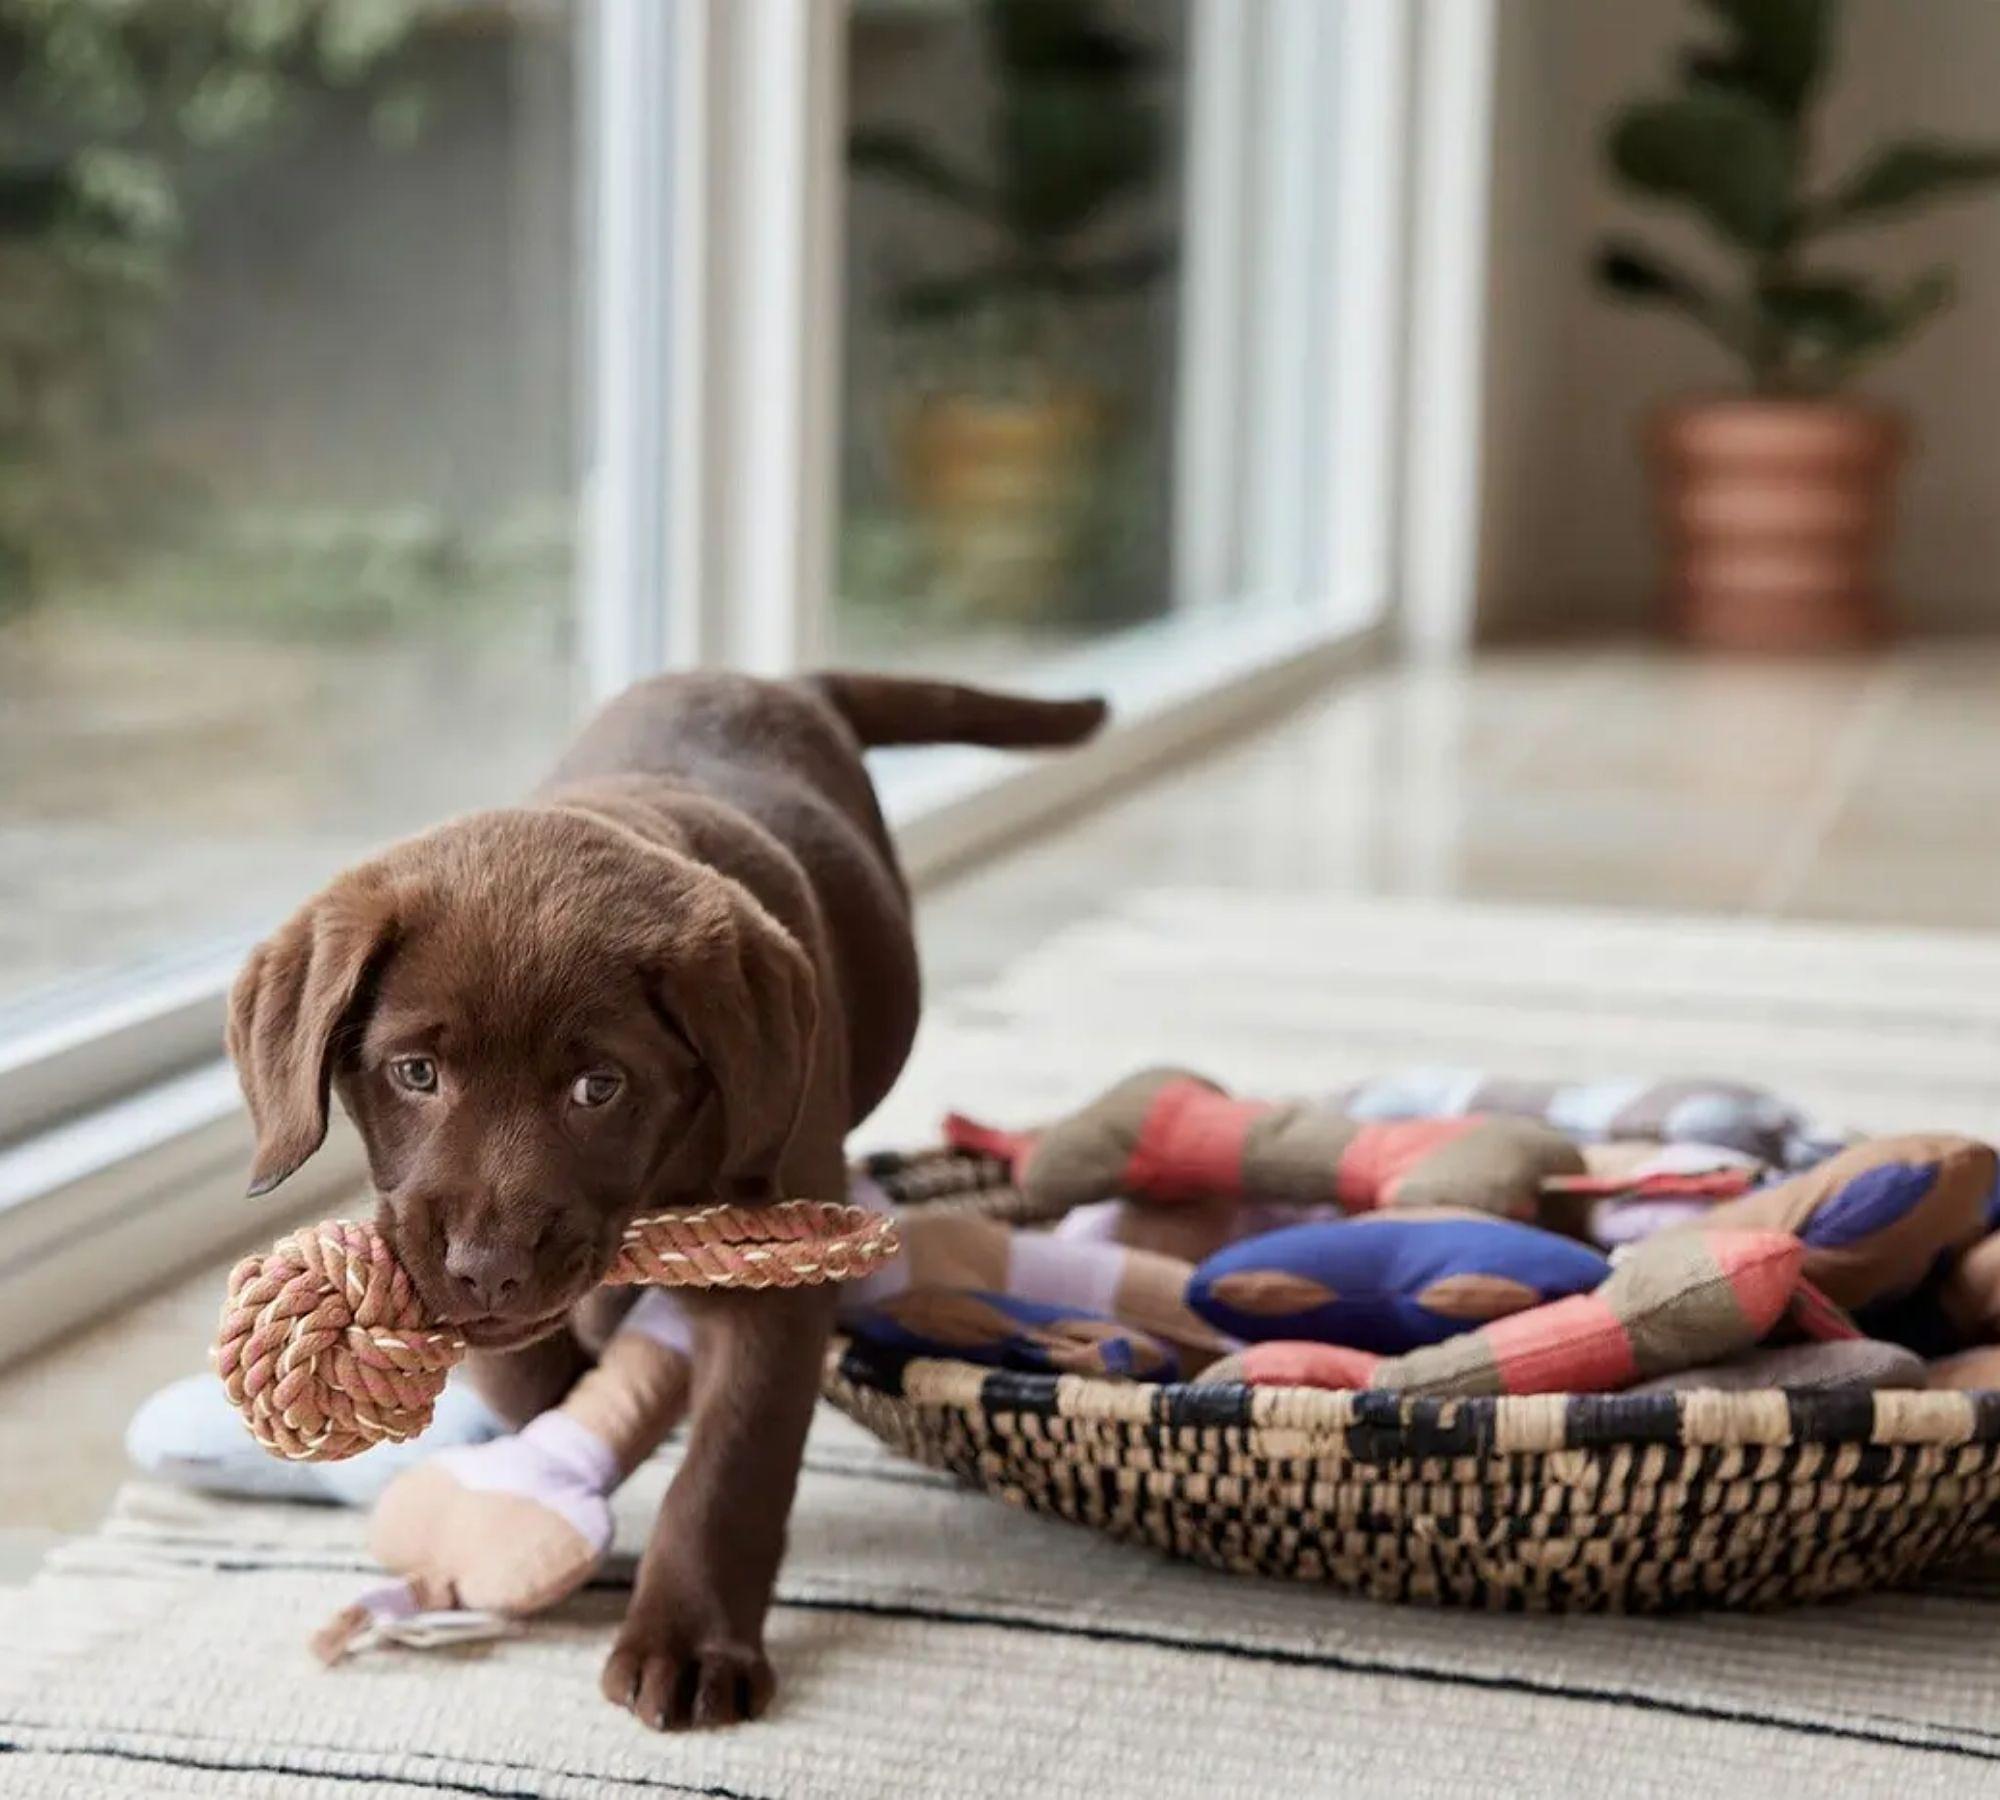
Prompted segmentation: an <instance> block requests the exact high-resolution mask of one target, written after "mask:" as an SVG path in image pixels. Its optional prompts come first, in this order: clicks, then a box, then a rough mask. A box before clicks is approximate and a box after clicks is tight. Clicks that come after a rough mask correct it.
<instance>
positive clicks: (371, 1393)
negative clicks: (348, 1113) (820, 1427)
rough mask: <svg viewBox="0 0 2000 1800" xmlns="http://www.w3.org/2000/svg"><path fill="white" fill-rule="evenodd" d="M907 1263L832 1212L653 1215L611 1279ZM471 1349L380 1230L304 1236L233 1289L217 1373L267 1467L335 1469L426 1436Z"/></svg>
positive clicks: (844, 1209) (352, 1223)
mask: <svg viewBox="0 0 2000 1800" xmlns="http://www.w3.org/2000/svg"><path fill="white" fill-rule="evenodd" d="M900 1248H901V1245H900V1243H899V1241H898V1239H897V1236H896V1227H895V1222H894V1221H893V1220H892V1219H890V1218H888V1217H886V1216H884V1215H883V1214H881V1213H874V1212H869V1211H868V1210H867V1209H866V1208H864V1207H859V1206H849V1205H846V1204H844V1203H841V1202H838V1201H822V1200H783V1201H779V1202H777V1203H776V1204H775V1205H772V1206H766V1207H736V1206H711V1207H706V1208H704V1209H703V1210H701V1211H700V1212H693V1213H655V1214H652V1215H651V1216H649V1217H647V1218H643V1219H635V1220H634V1221H633V1222H632V1223H631V1224H630V1225H628V1226H627V1227H626V1228H625V1236H624V1240H623V1241H622V1242H621V1244H620V1245H619V1247H618V1253H617V1255H616V1256H615V1257H614V1258H613V1260H612V1264H611V1268H610V1270H609V1272H608V1273H607V1274H606V1275H605V1278H604V1279H605V1280H606V1281H607V1282H609V1283H612V1284H614V1285H620V1286H630V1285H633V1284H645V1285H647V1286H652V1287H728V1288H794V1287H811V1286H816V1285H818V1284H820V1283H823V1282H830V1281H851V1280H853V1279H855V1278H856V1277H857V1276H860V1275H865V1274H867V1273H868V1272H869V1271H870V1270H871V1269H873V1268H875V1267H876V1266H877V1265H878V1264H880V1263H883V1262H886V1261H887V1260H888V1259H889V1258H890V1257H892V1256H894V1255H895V1254H896V1253H897V1251H898V1250H899V1249H900ZM464 1354H465V1340H464V1339H463V1338H462V1337H460V1336H459V1335H458V1333H457V1332H455V1331H452V1330H450V1329H449V1328H447V1327H442V1326H439V1325H437V1324H436V1323H435V1322H434V1321H432V1320H431V1319H430V1318H429V1317H428V1316H427V1315H426V1313H425V1310H424V1306H423V1302H422V1300H421V1299H420V1297H419V1296H418V1294H417V1290H416V1286H415V1284H414V1283H413V1282H412V1281H411V1280H410V1277H409V1275H408V1273H407V1272H406V1271H405V1270H404V1269H403V1267H402V1265H401V1264H400V1263H398V1262H397V1261H396V1258H395V1255H394V1253H393V1252H392V1251H391V1250H390V1248H389V1245H388V1243H387V1241H386V1240H385V1239H384V1238H383V1237H382V1235H381V1233H380V1232H378V1231H377V1230H376V1229H375V1227H374V1226H372V1225H370V1224H367V1223H365V1222H362V1221H360V1220H353V1219H335V1220H331V1221H329V1222H327V1223H325V1224H322V1225H309V1226H306V1227H304V1228H303V1229H302V1230H299V1231H295V1232H292V1233H291V1234H290V1235H289V1236H286V1237H283V1238H280V1239H279V1240H278V1242H277V1243H276V1244H275V1245H274V1246H273V1247H272V1248H271V1249H270V1250H268V1251H267V1252H265V1253H264V1254H263V1255H262V1256H250V1257H245V1258H244V1260H243V1261H242V1262H240V1263H238V1264H237V1265H236V1267H235V1269H234V1270H233V1271H232V1272H231V1274H230V1277H229V1292H228V1297H227V1298H226V1299H225V1300H224V1302H223V1307H222V1320H221V1324H220V1326H219V1328H218V1330H217V1332H216V1341H215V1350H214V1360H215V1367H216V1371H217V1373H218V1374H220V1375H221V1377H222V1385H223V1389H224V1391H225V1392H226V1393H227V1394H228V1395H229V1398H230V1402H231V1403H232V1404H233V1405H234V1406H235V1407H236V1409H237V1410H238V1411H239V1412H241V1413H242V1415H243V1418H244V1421H245V1423H246V1424H248V1426H249V1427H250V1431H251V1435H252V1436H254V1437H255V1438H256V1439H257V1441H258V1442H259V1443H260V1444H262V1445H263V1446H264V1448H265V1449H267V1450H269V1451H271V1452H273V1453H274V1454H275V1455H278V1456H284V1457H289V1458H291V1459H293V1460H296V1461H303V1462H339V1461H341V1460H342V1459H344V1458H346V1457H349V1456H358V1455H359V1454H360V1453H361V1452H362V1451H364V1450H368V1449H371V1448H373V1447H374V1446H375V1445H376V1444H378V1443H383V1442H391V1443H400V1442H402V1441H403V1440H405V1439H407V1438H412V1437H415V1436H416V1435H417V1434H418V1433H419V1432H421V1431H423V1430H424V1428H425V1427H426V1426H428V1425H429V1424H430V1422H431V1410H432V1408H433V1407H434V1406H435V1405H436V1404H437V1397H438V1395H439V1394H440V1393H441V1392H442V1391H443V1389H444V1384H445V1377H446V1376H447V1375H449V1374H450V1373H451V1370H452V1368H453V1367H454V1366H455V1365H456V1364H457V1363H458V1361H459V1359H460V1358H461V1357H463V1356H464Z"/></svg>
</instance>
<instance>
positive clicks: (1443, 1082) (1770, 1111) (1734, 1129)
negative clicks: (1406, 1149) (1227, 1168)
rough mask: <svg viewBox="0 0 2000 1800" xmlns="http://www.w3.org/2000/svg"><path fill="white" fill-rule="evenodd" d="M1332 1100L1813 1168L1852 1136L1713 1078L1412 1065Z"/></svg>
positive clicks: (1369, 1111) (1349, 1107) (1405, 1115)
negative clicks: (1702, 1147)
mask: <svg viewBox="0 0 2000 1800" xmlns="http://www.w3.org/2000/svg"><path fill="white" fill-rule="evenodd" d="M1334 1104H1335V1105H1337V1106H1340V1107H1343V1108H1344V1109H1345V1110H1346V1111H1347V1112H1348V1113H1350V1114H1351V1115H1352V1116H1353V1117H1355V1118H1357V1119H1447V1118H1457V1117H1461V1116H1463V1115H1465V1114H1468V1113H1485V1114H1500V1115H1505V1116H1507V1117H1511V1118H1523V1119H1539V1120H1542V1121H1544V1122H1545V1123H1547V1124H1549V1125H1553V1126H1554V1127H1555V1128H1556V1129H1557V1130H1558V1131H1561V1132H1562V1133H1563V1134H1564V1135H1565V1136H1568V1137H1571V1138H1576V1139H1582V1140H1585V1141H1599V1140H1616V1139H1620V1138H1637V1139H1646V1140H1651V1141H1653V1142H1656V1143H1666V1144H1682V1143H1695V1144H1718V1145H1721V1146H1723V1147H1724V1148H1726V1149H1731V1150H1739V1151H1741V1152H1743V1153H1744V1154H1745V1155H1747V1156H1753V1157H1755V1158H1756V1159H1757V1160H1758V1161H1759V1162H1765V1163H1771V1164H1773V1165H1775V1166H1776V1167H1778V1168H1781V1169H1801V1168H1808V1167H1810V1166H1811V1165H1812V1164H1813V1163H1816V1162H1818V1161H1820V1160H1821V1159H1822V1158H1823V1157H1826V1156H1829V1155H1831V1154H1832V1153H1833V1152H1834V1151H1835V1150H1838V1149H1839V1148H1841V1146H1842V1145H1843V1144H1845V1143H1846V1142H1847V1141H1848V1136H1849V1134H1847V1133H1845V1132H1834V1131H1829V1130H1826V1129H1824V1128H1823V1127H1820V1126H1818V1125H1816V1124H1815V1123H1814V1122H1813V1121H1812V1120H1811V1119H1809V1118H1807V1116H1806V1115H1805V1113H1804V1112H1803V1111H1802V1110H1801V1109H1800V1108H1798V1107H1796V1106H1793V1105H1791V1104H1790V1103H1789V1102H1787V1101H1785V1100H1782V1099H1780V1098H1779V1097H1778V1096H1777V1095H1776V1094H1773V1093H1771V1092H1769V1091H1768V1090H1767V1089H1764V1088H1760V1087H1752V1086H1750V1085H1749V1084H1748V1083H1747V1082H1741V1081H1716V1080H1710V1079H1706V1078H1696V1079H1692V1080H1684V1081H1652V1080H1646V1079H1643V1078H1641V1079H1631V1080H1614V1081H1572V1082H1563V1081H1532V1080H1530V1081H1523V1080H1519V1079H1517V1078H1515V1077H1512V1076H1504V1075H1494V1074H1491V1073H1489V1072H1487V1071H1485V1070H1482V1069H1451V1068H1443V1069H1407V1070H1404V1071H1403V1072H1402V1073H1401V1074H1397V1075H1387V1076H1382V1077H1380V1078H1378V1079H1377V1080H1374V1081H1364V1082H1361V1083H1358V1084H1357V1085H1356V1086H1353V1087H1349V1088H1343V1089H1341V1090H1340V1091H1339V1092H1338V1093H1337V1094H1336V1095H1335V1096H1334Z"/></svg>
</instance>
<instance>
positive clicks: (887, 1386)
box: [828, 1149, 2000, 1462]
mask: <svg viewBox="0 0 2000 1800" xmlns="http://www.w3.org/2000/svg"><path fill="white" fill-rule="evenodd" d="M863 1170H864V1172H865V1173H866V1174H867V1175H869V1176H870V1177H871V1178H873V1179H874V1180H875V1181H876V1182H878V1183H879V1184H880V1185H881V1186H882V1187H883V1188H884V1189H885V1191H886V1192H887V1193H888V1194H889V1196H890V1197H891V1198H892V1199H893V1200H895V1201H896V1203H897V1204H898V1205H900V1206H930V1205H955V1206H962V1207H965V1208H967V1209H968V1210H976V1211H979V1212H984V1213H991V1214H994V1215H997V1216H999V1217H1003V1218H1008V1219H1011V1220H1014V1221H1016V1222H1023V1223H1025V1222H1031V1221H1032V1219H1033V1214H1032V1213H1031V1212H1030V1211H1029V1210H1028V1209H1027V1207H1026V1206H1025V1204H1024V1203H1023V1201H1022V1199H1021V1196H1020V1194H1019V1192H1018V1190H1016V1189H1014V1188H1013V1187H1012V1186H1011V1185H1010V1184H1009V1182H1008V1179H1007V1173H1006V1170H1005V1168H1004V1166H1003V1165H1001V1164H999V1163H997V1162H994V1161H993V1160H992V1159H990V1158H987V1157H981V1156H973V1155H968V1154H964V1153H961V1152H958V1151H952V1150H936V1149H934V1150H923V1151H917V1152H912V1153H908V1154H887V1153H885V1154H882V1155H878V1156H875V1157H871V1158H870V1159H868V1161H867V1162H866V1163H865V1164H864V1165H863ZM828 1373H829V1378H830V1381H831V1383H832V1384H833V1385H834V1386H835V1387H836V1388H838V1387H841V1386H845V1387H848V1388H852V1389H856V1390H860V1391H864V1392H870V1393H874V1394H879V1395H881V1396H882V1397H884V1398H885V1399H890V1400H895V1401H900V1402H902V1403H903V1404H905V1405H907V1406H910V1407H913V1408H915V1409H917V1410H918V1411H920V1412H935V1413H939V1414H946V1413H964V1412H966V1411H978V1412H980V1413H983V1414H986V1415H989V1416H992V1417H995V1418H1001V1417H1005V1418H1011V1419H1017V1420H1018V1419H1023V1418H1038V1419H1049V1420H1058V1419H1059V1420H1065V1421H1070V1422H1073V1423H1076V1424H1079V1425H1088V1424H1093V1423H1101V1424H1107V1425H1109V1424H1117V1425H1128V1426H1129V1425H1156V1426H1159V1427H1161V1428H1176V1429H1183V1430H1184V1429H1188V1428H1194V1429H1207V1430H1214V1431H1218V1432H1225V1433H1228V1432H1235V1433H1242V1434H1246V1442H1245V1444H1244V1448H1246V1449H1248V1448H1250V1447H1251V1442H1252V1441H1255V1442H1257V1443H1258V1444H1259V1446H1260V1447H1262V1448H1264V1449H1266V1450H1270V1451H1276V1450H1279V1449H1284V1450H1294V1451H1296V1452H1299V1453H1306V1452H1307V1451H1308V1446H1310V1445H1312V1444H1314V1443H1316V1442H1319V1441H1326V1442H1333V1441H1337V1442H1338V1443H1339V1444H1340V1446H1341V1448H1342V1449H1343V1450H1344V1451H1345V1452H1346V1453H1347V1454H1348V1455H1350V1456H1354V1457H1357V1458H1359V1459H1360V1460H1363V1461H1367V1462H1378V1461H1388V1460H1392V1459H1396V1458H1403V1457H1440V1456H1443V1457H1452V1456H1484V1455H1487V1454H1491V1453H1496V1452H1497V1453H1502V1454H1504V1453H1509V1452H1524V1453H1533V1452H1555V1451H1562V1450H1602V1449H1607V1448H1611V1447H1613V1446H1618V1445H1628V1446H1643V1445H1647V1444H1660V1445H1680V1446H1695V1445H1701V1446H1712V1447H1717V1448H1729V1447H1742V1448H1759V1447H1769V1448H1776V1447H1781V1446H1786V1445H1797V1444H1829V1445H1841V1444H1854V1445H1880V1446H1884V1447H1888V1446H1896V1445H1925V1444H1928V1445H1938V1446H1951V1445H1961V1444H1992V1443H2000V1391H1995V1390H1982V1391H1978V1392H1967V1391H1962V1390H1958V1389H1920V1390H1897V1391H1885V1392H1880V1393H1861V1392H1841V1393H1811V1392H1806V1391H1803V1390H1794V1389H1778V1388H1762V1389H1753V1390H1750V1391H1748V1392H1725V1391H1723V1390H1720V1389H1689V1390H1684V1391H1682V1392H1679V1393H1673V1394H1533V1395H1518V1396H1505V1397H1500V1398H1493V1399H1472V1400H1437V1399H1411V1398H1406V1397H1403V1396H1400V1395H1396V1394H1380V1393H1368V1392H1329V1391H1327V1390H1324V1389H1319V1388H1272V1387H1260V1388H1252V1387H1247V1386H1244V1385H1241V1384H1239V1383H1194V1382H1139V1381H1114V1380H1110V1379H1107V1378H1104V1377H1100V1376H1088V1375H1041V1374H1028V1373H1023V1372H1019V1371H1015V1370H1009V1369H992V1368H987V1367H985V1366H983V1365H981V1364H978V1363H970V1362H964V1361H959V1360H955V1359H952V1358H945V1357H925V1356H911V1355H908V1354H906V1353H902V1352H898V1351H893V1350H888V1349H885V1348H883V1347H880V1346H877V1345H872V1344H865V1343H862V1342H859V1341H858V1340H853V1339H847V1338H841V1339H837V1340H836V1342H835V1345H834V1348H833V1353H832V1355H831V1357H830V1359H829V1366H828ZM1279 1439H1283V1440H1290V1441H1289V1442H1283V1443H1280V1442H1277V1441H1275V1440H1279Z"/></svg>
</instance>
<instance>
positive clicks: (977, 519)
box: [902, 389, 1105, 624]
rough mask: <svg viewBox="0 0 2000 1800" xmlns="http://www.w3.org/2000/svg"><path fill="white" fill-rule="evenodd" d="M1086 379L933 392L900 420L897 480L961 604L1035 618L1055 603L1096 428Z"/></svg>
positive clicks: (1085, 493)
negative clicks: (1035, 390)
mask: <svg viewBox="0 0 2000 1800" xmlns="http://www.w3.org/2000/svg"><path fill="white" fill-rule="evenodd" d="M1104 423H1105V407H1104V403H1103V401H1102V400H1101V399H1100V398H1099V397H1098V396H1097V395H1096V394H1095V393H1092V392H1089V391H1086V390H1082V389H1071V390H1056V391H1054V392H1051V393H1047V394H1043V395H1039V396H1034V397H1028V398H1021V399H1002V398H997V397H987V396H982V395H970V394H964V395H959V394H934V395H930V396H928V397H926V398H925V399H924V400H923V401H921V402H920V403H919V404H918V405H917V406H916V407H915V408H914V409H913V410H912V411H911V413H910V415H909V417H908V419H907V420H906V422H905V425H904V430H903V444H902V448H903V459H904V481H905V484H906V487H907V489H908V491H909V494H910V498H911V500H912V502H913V503H914V505H915V507H916V510H917V512H918V513H919V515H920V516H921V517H922V518H923V520H924V523H925V528H926V531H927V534H928V535H929V537H930V540H931V549H932V554H933V556H934V557H935V558H936V560H937V564H938V570H939V574H940V576H941V578H942V583H943V586H944V588H945V590H946V591H947V592H948V593H950V594H951V595H952V596H953V597H954V598H955V599H956V601H957V602H958V604H959V605H960V606H961V607H962V608H963V609H964V610H965V611H966V612H967V613H969V614H972V615H974V616H977V617H980V618H984V619H989V620H992V621H995V622H1005V623H1013V624H1023V623H1031V622H1033V621H1034V620H1035V619H1036V618H1038V617H1039V616H1041V615H1042V614H1043V613H1045V612H1046V611H1047V610H1048V609H1049V608H1050V607H1051V605H1052V604H1054V603H1055V601H1056V599H1057V597H1058V596H1059V595H1060V592H1061V580H1062V575H1063V572H1064V568H1065V565H1066V564H1067V562H1068V561H1069V558H1070V556H1071V554H1072V552H1073V550H1074V548H1075V544H1076V538H1077V532H1078V527H1079V525H1080V523H1081V520H1082V517H1083V513H1084V506H1085V502H1086V501H1087V500H1088V498H1089V485H1090V481H1091V473H1092V469H1093V467H1094V465H1095V461H1096V457H1097V453H1098V447H1099V443H1100V441H1101V439H1102V437H1103V434H1104Z"/></svg>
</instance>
